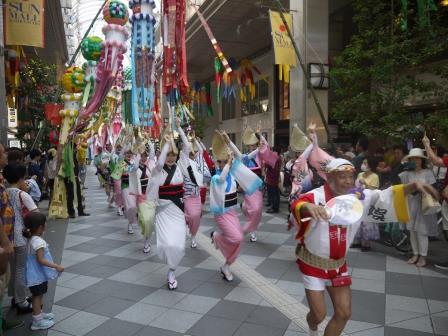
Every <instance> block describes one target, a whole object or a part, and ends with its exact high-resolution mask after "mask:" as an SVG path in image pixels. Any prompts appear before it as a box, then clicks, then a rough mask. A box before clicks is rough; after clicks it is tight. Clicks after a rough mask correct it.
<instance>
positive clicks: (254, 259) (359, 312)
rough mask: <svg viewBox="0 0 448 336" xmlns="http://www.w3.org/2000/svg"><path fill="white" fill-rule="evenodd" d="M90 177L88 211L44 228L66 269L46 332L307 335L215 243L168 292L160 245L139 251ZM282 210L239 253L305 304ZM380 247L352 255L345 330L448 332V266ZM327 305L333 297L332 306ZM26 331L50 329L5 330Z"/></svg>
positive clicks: (62, 335)
mask: <svg viewBox="0 0 448 336" xmlns="http://www.w3.org/2000/svg"><path fill="white" fill-rule="evenodd" d="M87 185H88V186H89V189H88V190H86V198H87V208H88V211H89V212H90V213H91V214H92V216H91V217H87V218H77V219H75V220H71V221H70V222H69V223H68V225H66V223H65V222H58V223H51V224H50V226H49V228H48V230H47V231H48V234H47V239H48V241H49V242H50V244H51V248H52V250H53V254H54V255H55V259H56V260H59V259H60V257H61V253H60V252H59V250H60V251H62V243H63V247H64V249H63V255H62V264H63V265H64V266H65V268H66V270H65V272H64V273H63V275H62V276H61V277H60V278H59V279H58V281H57V285H56V290H55V292H54V293H53V292H52V290H51V288H50V292H49V294H48V295H47V298H46V302H47V306H51V305H52V304H53V302H54V304H53V305H52V311H53V312H54V313H55V314H56V322H57V323H56V325H55V326H54V327H53V328H52V329H51V330H50V331H49V332H48V335H49V336H67V335H77V336H78V335H79V336H80V335H89V336H90V335H92V336H93V335H95V336H100V335H105V336H106V335H107V336H114V335H117V336H118V335H120V336H126V335H129V336H131V335H136V336H146V335H151V336H162V335H163V336H176V335H191V336H209V335H216V336H219V335H223V336H227V335H235V336H247V335H257V336H263V335H267V336H276V335H279V336H293V335H305V333H304V331H303V330H302V329H300V328H299V327H298V326H297V325H296V324H294V323H292V322H291V320H290V319H289V318H287V317H286V316H285V315H283V314H282V313H280V312H279V311H278V310H277V309H276V308H275V307H273V306H271V304H270V303H269V302H268V301H266V300H264V299H263V297H264V296H262V295H260V289H259V288H254V287H251V285H250V284H249V283H247V282H245V281H241V280H239V278H238V277H236V279H235V281H234V282H233V283H230V284H229V283H225V282H223V280H222V279H221V277H220V274H219V273H218V271H217V270H218V268H219V263H218V261H217V260H216V259H215V258H214V257H212V256H211V255H210V254H209V253H208V252H207V251H206V250H207V249H208V248H209V246H205V249H204V247H201V246H200V247H199V248H198V249H190V248H189V247H187V251H186V256H185V257H184V259H183V260H182V262H181V266H180V267H179V269H178V270H177V272H176V273H177V276H178V281H179V288H178V290H177V291H175V292H170V291H168V290H167V289H166V272H167V267H166V266H165V265H164V264H162V263H160V261H159V260H158V258H157V256H156V255H155V253H154V251H155V244H154V246H153V251H152V252H151V254H149V255H145V254H143V253H142V252H141V249H142V242H141V237H140V236H139V234H135V235H128V234H127V230H126V229H127V226H126V223H125V220H124V218H123V217H118V216H116V215H115V212H114V211H112V210H113V209H108V208H107V203H106V199H105V196H104V192H103V191H102V190H101V189H100V188H99V187H98V183H97V181H96V177H95V176H94V175H93V174H90V175H89V176H88V184H87ZM284 218H285V214H281V215H279V216H272V215H269V214H263V220H262V223H263V224H262V226H261V227H260V230H259V232H258V238H259V240H258V242H257V243H248V242H247V243H245V244H244V247H243V249H242V255H241V257H240V258H239V261H240V262H243V263H244V264H246V265H247V266H248V267H250V268H251V269H253V270H255V271H256V272H257V273H259V274H260V275H261V276H263V277H265V278H266V279H267V280H269V282H270V283H271V284H273V285H274V286H276V287H277V288H280V289H281V290H283V291H284V292H285V293H287V294H288V297H289V298H290V299H291V300H292V301H293V302H298V303H300V302H302V303H305V304H306V302H305V300H304V290H303V285H302V283H301V279H300V276H299V273H298V271H297V266H296V264H295V262H294V249H295V243H294V240H293V238H292V235H291V234H290V233H288V232H286V231H285V227H286V226H285V220H284ZM213 227H214V224H213V219H212V215H211V214H209V213H205V214H204V217H203V220H202V226H201V231H202V232H204V233H205V234H206V235H208V232H209V231H210V230H211V229H212V228H213ZM153 238H154V237H153ZM58 246H59V247H58ZM187 246H189V244H188V243H187ZM447 247H448V245H447ZM374 250H375V251H381V252H369V253H360V252H358V251H356V250H353V251H351V252H350V254H349V265H350V266H351V267H352V268H351V272H352V275H353V286H352V288H353V314H352V320H351V321H350V322H349V324H348V326H347V328H346V330H345V333H347V334H350V335H356V336H379V335H381V336H382V335H394V336H411V335H413V336H424V335H433V334H436V335H448V281H447V280H448V273H442V272H438V271H436V270H434V269H431V268H428V269H423V270H418V269H417V268H415V267H414V266H409V265H407V264H406V263H405V262H404V260H405V256H400V255H398V254H396V253H395V252H394V251H392V250H391V249H387V248H384V247H382V246H381V245H379V244H375V246H374ZM445 251H446V250H445ZM53 295H54V297H53ZM5 302H6V301H5ZM328 303H329V302H328ZM331 312H332V310H331V307H330V305H328V315H331ZM27 334H33V335H40V334H42V335H45V333H44V332H41V333H36V332H30V331H27V330H26V329H25V328H22V329H21V330H16V331H11V332H8V333H7V335H27Z"/></svg>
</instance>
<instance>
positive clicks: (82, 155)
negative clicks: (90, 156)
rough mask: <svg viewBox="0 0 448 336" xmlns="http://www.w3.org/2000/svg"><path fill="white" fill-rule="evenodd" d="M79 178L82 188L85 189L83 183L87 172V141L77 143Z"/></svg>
mask: <svg viewBox="0 0 448 336" xmlns="http://www.w3.org/2000/svg"><path fill="white" fill-rule="evenodd" d="M78 164H79V180H80V182H81V185H82V188H83V189H87V188H86V186H85V185H84V184H85V181H86V174H87V143H86V142H81V143H80V144H79V145H78Z"/></svg>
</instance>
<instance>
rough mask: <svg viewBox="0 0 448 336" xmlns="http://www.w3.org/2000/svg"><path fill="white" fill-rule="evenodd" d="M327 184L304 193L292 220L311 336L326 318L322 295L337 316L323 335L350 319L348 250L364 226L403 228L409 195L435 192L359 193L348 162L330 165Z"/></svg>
mask: <svg viewBox="0 0 448 336" xmlns="http://www.w3.org/2000/svg"><path fill="white" fill-rule="evenodd" d="M326 172H327V176H328V179H327V183H325V185H323V186H322V187H320V188H317V189H314V190H312V191H310V192H308V193H306V194H303V195H301V196H300V197H299V199H297V200H296V201H294V202H293V203H292V205H291V218H290V220H291V221H292V222H293V223H294V224H295V225H296V227H297V236H296V239H297V240H298V241H299V245H298V246H297V250H296V254H297V263H298V265H299V269H300V271H301V273H302V277H303V284H304V287H305V292H306V297H307V300H308V304H309V307H310V312H309V313H308V315H307V322H308V325H309V335H311V336H315V335H318V331H317V329H318V325H319V324H320V323H321V322H322V321H323V320H324V319H325V316H326V307H325V299H324V293H325V289H326V290H327V291H328V293H329V295H330V297H331V300H332V302H333V307H334V315H333V317H332V318H331V320H330V322H329V323H328V325H327V326H326V328H325V333H324V335H325V336H336V335H340V334H341V333H342V331H343V329H344V327H345V325H346V323H347V321H348V320H349V318H350V315H351V289H350V285H351V278H350V275H349V273H348V267H347V263H346V255H347V251H348V249H349V247H350V244H351V243H352V241H353V239H354V237H355V235H356V232H357V231H358V229H359V226H360V224H361V222H362V221H368V222H378V223H382V222H394V221H395V222H397V221H400V222H402V223H405V222H407V221H408V219H409V217H408V216H409V215H408V209H407V201H406V195H408V194H410V193H414V192H427V193H429V194H431V195H432V196H433V197H435V198H437V197H438V195H437V191H436V190H435V189H434V188H433V187H431V186H430V185H427V184H422V183H420V182H416V183H410V184H406V185H397V186H393V187H390V188H389V189H386V190H355V189H354V180H355V179H354V178H355V168H354V166H353V165H352V164H351V163H350V162H349V161H347V160H345V159H333V160H331V161H330V162H329V163H328V165H327V166H326Z"/></svg>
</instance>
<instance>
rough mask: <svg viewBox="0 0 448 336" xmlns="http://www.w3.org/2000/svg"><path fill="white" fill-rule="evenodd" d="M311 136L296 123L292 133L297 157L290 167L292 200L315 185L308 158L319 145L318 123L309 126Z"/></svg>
mask: <svg viewBox="0 0 448 336" xmlns="http://www.w3.org/2000/svg"><path fill="white" fill-rule="evenodd" d="M308 132H309V137H310V138H311V139H312V141H313V143H311V141H310V140H309V138H308V137H307V136H306V135H305V134H304V133H303V132H302V131H301V130H300V128H299V127H298V126H297V124H295V125H294V127H293V129H292V133H291V139H290V146H291V150H292V151H293V152H294V153H296V159H295V160H294V162H293V163H292V165H291V166H290V167H289V170H290V172H291V174H290V175H291V179H292V180H291V193H290V195H289V200H290V202H292V201H294V200H296V199H297V198H298V197H299V196H300V195H301V194H302V193H306V192H308V191H310V190H311V189H312V186H313V171H312V170H311V169H310V168H309V166H308V158H309V156H310V154H311V152H312V151H313V148H317V147H318V143H317V136H316V124H314V123H311V124H310V126H309V127H308Z"/></svg>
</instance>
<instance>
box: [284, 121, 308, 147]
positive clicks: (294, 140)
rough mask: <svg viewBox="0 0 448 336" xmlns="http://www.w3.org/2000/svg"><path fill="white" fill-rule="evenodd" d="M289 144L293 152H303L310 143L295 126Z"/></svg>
mask: <svg viewBox="0 0 448 336" xmlns="http://www.w3.org/2000/svg"><path fill="white" fill-rule="evenodd" d="M289 144H290V146H291V149H292V150H293V151H294V152H303V151H304V150H305V149H306V148H307V147H308V146H309V145H310V144H311V141H310V140H309V139H308V137H307V136H306V135H305V133H303V132H302V130H301V129H300V128H299V127H298V126H297V125H294V127H293V128H292V133H291V139H290V140H289Z"/></svg>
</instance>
